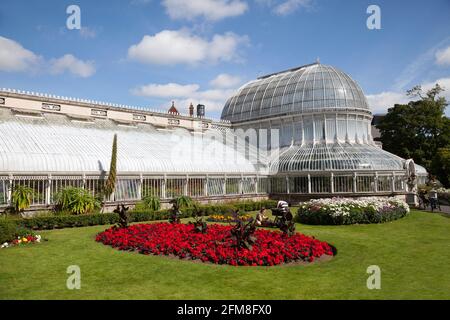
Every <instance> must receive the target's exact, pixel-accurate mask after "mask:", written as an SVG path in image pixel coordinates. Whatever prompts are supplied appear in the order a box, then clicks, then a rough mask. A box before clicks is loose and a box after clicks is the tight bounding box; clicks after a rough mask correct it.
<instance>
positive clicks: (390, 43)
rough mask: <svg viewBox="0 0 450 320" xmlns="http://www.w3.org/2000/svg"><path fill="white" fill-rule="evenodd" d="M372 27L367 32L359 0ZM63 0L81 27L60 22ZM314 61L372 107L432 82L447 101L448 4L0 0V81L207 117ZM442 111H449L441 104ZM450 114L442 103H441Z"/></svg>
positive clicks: (296, 0) (383, 105)
mask: <svg viewBox="0 0 450 320" xmlns="http://www.w3.org/2000/svg"><path fill="white" fill-rule="evenodd" d="M371 4H376V5H378V6H379V7H380V9H381V29H380V30H369V29H368V28H367V26H366V20H367V18H368V17H369V14H367V13H366V10H367V8H368V6H369V5H371ZM69 5H78V6H79V7H80V9H81V30H69V29H68V28H67V27H66V20H67V18H68V17H69V14H67V13H66V9H67V7H68V6H69ZM317 58H320V61H321V63H324V64H330V65H333V66H335V67H337V68H339V69H341V70H343V71H345V72H347V73H348V74H349V75H350V76H351V77H352V78H353V79H355V80H356V81H358V83H359V84H360V85H361V87H362V88H363V90H364V92H365V93H366V95H367V96H368V100H369V103H370V104H371V106H372V107H373V109H374V111H375V112H382V111H383V110H385V109H386V107H388V106H390V105H392V104H393V103H395V102H404V101H405V100H406V97H405V96H404V91H405V90H406V89H408V88H410V87H412V86H413V85H415V84H422V85H424V87H425V88H427V87H429V86H431V85H432V84H433V83H435V82H436V81H439V82H440V83H441V84H442V85H444V86H445V87H447V88H448V91H447V92H446V96H447V97H450V1H449V0H434V1H431V2H430V1H411V0H410V1H406V0H405V1H400V0H397V1H392V0H391V1H364V0H346V1H337V0H192V1H183V0H163V1H157V0H109V1H103V0H99V1H74V0H73V1H63V0H41V1H23V0H2V1H1V3H0V87H7V88H15V89H22V90H29V91H37V92H45V93H52V94H57V95H62V96H70V97H79V98H87V99H93V100H100V101H108V102H114V103H121V104H128V105H138V106H149V107H152V108H164V109H167V108H168V107H169V106H170V102H171V101H172V100H174V101H176V105H177V107H178V108H179V110H180V111H181V112H186V111H187V107H188V104H189V102H190V101H192V102H193V103H194V104H196V103H198V102H202V103H204V104H206V108H207V115H208V116H211V117H215V118H218V117H220V111H221V107H222V105H223V103H224V101H225V100H226V97H228V96H230V95H231V94H232V93H233V92H234V91H235V90H236V89H237V88H238V87H239V86H240V85H242V84H243V83H245V82H246V81H249V80H251V79H254V78H255V77H257V76H260V75H263V74H267V73H272V72H276V71H280V70H284V69H287V68H291V67H295V66H299V65H303V64H308V63H311V62H314V61H315V60H316V59H317ZM448 109H450V108H448ZM447 114H448V115H450V111H449V110H447Z"/></svg>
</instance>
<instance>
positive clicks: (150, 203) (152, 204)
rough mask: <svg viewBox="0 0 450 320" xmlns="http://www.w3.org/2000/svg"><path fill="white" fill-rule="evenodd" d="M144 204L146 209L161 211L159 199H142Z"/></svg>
mask: <svg viewBox="0 0 450 320" xmlns="http://www.w3.org/2000/svg"><path fill="white" fill-rule="evenodd" d="M142 204H143V208H144V209H149V210H151V211H157V210H159V209H161V201H160V200H159V198H158V197H154V196H146V197H144V198H143V199H142Z"/></svg>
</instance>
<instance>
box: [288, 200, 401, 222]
mask: <svg viewBox="0 0 450 320" xmlns="http://www.w3.org/2000/svg"><path fill="white" fill-rule="evenodd" d="M408 213H409V206H408V204H407V203H406V202H405V201H402V200H400V199H397V198H376V197H372V198H360V199H350V198H331V199H315V200H310V201H308V202H305V203H303V204H301V205H300V207H299V209H298V213H297V216H296V221H297V222H300V223H305V224H321V225H340V224H355V223H381V222H387V221H392V220H396V219H399V218H402V217H404V216H406V215H407V214H408Z"/></svg>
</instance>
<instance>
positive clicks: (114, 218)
mask: <svg viewBox="0 0 450 320" xmlns="http://www.w3.org/2000/svg"><path fill="white" fill-rule="evenodd" d="M274 206H276V201H272V200H264V201H258V202H255V201H242V202H230V203H226V204H216V205H200V206H199V208H200V209H201V210H202V211H203V212H204V214H205V215H206V216H208V215H213V214H227V213H231V212H233V211H235V210H236V209H239V210H240V211H244V212H248V211H255V210H259V209H260V208H261V207H267V208H271V207H274ZM194 210H195V209H194V208H187V209H182V210H181V212H182V215H181V217H182V218H189V217H192V215H193V213H194ZM128 217H129V222H142V221H154V220H166V219H168V217H169V210H167V209H166V210H159V211H154V212H152V211H150V210H145V209H139V210H132V211H130V213H129V214H128ZM0 221H1V220H0ZM3 221H8V222H9V223H12V224H15V225H16V226H18V227H23V228H28V229H31V230H51V229H62V228H74V227H86V226H96V225H107V224H115V223H118V222H119V215H118V214H117V213H95V214H83V215H57V216H38V217H31V218H24V219H10V220H9V219H8V220H3ZM10 228H12V227H11V226H7V227H6V229H8V230H9V229H10ZM1 232H2V229H0V233H1ZM9 233H10V232H9ZM9 233H8V234H9ZM0 236H1V235H0ZM0 239H1V237H0ZM9 240H10V239H9ZM6 241H8V240H6Z"/></svg>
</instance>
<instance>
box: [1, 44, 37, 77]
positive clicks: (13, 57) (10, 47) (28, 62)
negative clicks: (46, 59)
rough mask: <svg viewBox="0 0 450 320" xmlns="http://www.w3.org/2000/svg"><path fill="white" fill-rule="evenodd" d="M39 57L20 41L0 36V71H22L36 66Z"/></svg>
mask: <svg viewBox="0 0 450 320" xmlns="http://www.w3.org/2000/svg"><path fill="white" fill-rule="evenodd" d="M40 60H41V58H40V57H39V56H38V55H36V54H35V53H33V52H32V51H30V50H27V49H25V48H24V47H23V46H22V45H21V44H20V43H18V42H16V41H14V40H11V39H8V38H4V37H1V36H0V71H6V72H23V71H30V70H32V69H34V68H35V67H37V65H38V64H39V62H40Z"/></svg>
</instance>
